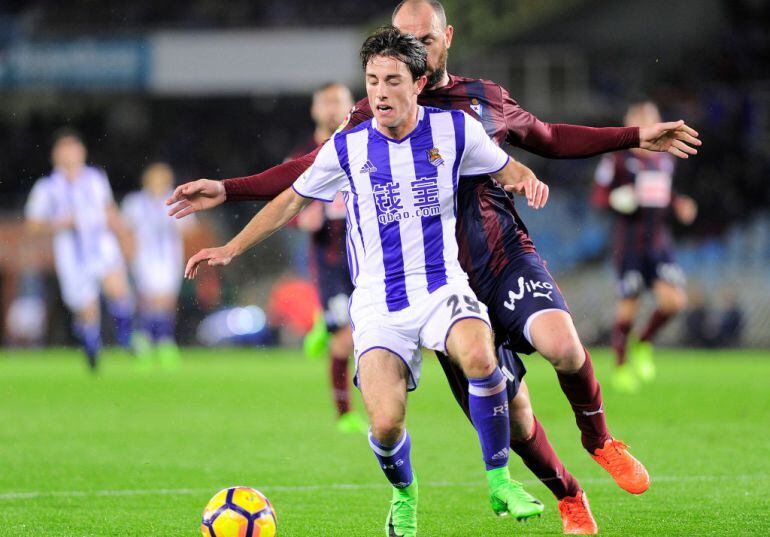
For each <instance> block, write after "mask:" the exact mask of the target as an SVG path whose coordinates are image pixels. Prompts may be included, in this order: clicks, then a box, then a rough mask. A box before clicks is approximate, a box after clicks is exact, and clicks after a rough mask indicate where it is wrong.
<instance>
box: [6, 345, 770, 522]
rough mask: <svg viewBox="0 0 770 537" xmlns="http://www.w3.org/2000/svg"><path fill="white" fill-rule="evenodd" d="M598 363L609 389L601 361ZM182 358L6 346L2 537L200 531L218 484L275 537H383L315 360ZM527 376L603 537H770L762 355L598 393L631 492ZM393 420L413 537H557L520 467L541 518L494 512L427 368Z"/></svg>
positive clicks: (469, 445) (550, 388)
mask: <svg viewBox="0 0 770 537" xmlns="http://www.w3.org/2000/svg"><path fill="white" fill-rule="evenodd" d="M595 355H596V356H595V363H596V369H597V371H598V375H599V377H600V380H602V379H607V376H608V373H609V372H610V370H611V369H610V367H611V366H610V358H609V353H607V352H601V351H597V352H596V353H595ZM184 357H185V362H184V364H183V366H182V368H181V369H180V370H179V371H177V372H175V373H168V372H164V371H155V372H150V373H140V372H138V371H136V370H135V369H134V364H133V363H131V361H130V360H129V358H128V357H127V356H126V355H124V354H122V353H120V352H118V351H111V352H109V353H107V355H106V356H105V363H104V364H103V365H104V366H103V369H102V373H101V375H100V376H99V378H92V377H91V376H90V375H89V374H88V373H87V372H86V371H85V368H84V365H83V362H82V359H81V357H80V354H79V353H78V352H77V351H75V350H56V351H31V352H16V351H4V352H2V353H1V354H0V417H2V425H1V426H0V535H9V536H10V535H13V536H53V535H56V536H59V535H67V536H86V535H88V536H91V535H100V536H101V535H114V536H127V535H143V536H146V535H152V536H164V537H169V536H176V535H185V536H195V535H199V529H198V528H199V523H200V513H201V511H202V509H203V506H204V505H205V503H206V501H207V500H208V498H209V497H210V496H211V495H213V494H214V492H216V491H217V490H218V489H220V488H223V487H226V486H230V485H249V486H253V487H256V488H258V489H260V490H261V491H262V492H264V493H265V494H266V495H268V497H269V498H270V499H271V500H272V501H273V503H274V505H275V507H276V509H277V512H278V521H279V532H278V535H279V536H280V537H289V536H303V537H304V536H314V537H315V536H357V535H362V536H363V535H366V536H368V535H375V536H376V535H382V534H383V533H384V532H383V530H382V527H383V523H384V519H385V514H386V510H387V501H388V499H389V490H388V487H387V486H386V485H387V484H386V481H385V478H384V477H383V476H382V474H381V472H380V470H379V468H378V466H377V464H376V463H375V459H374V457H373V456H372V454H371V452H370V451H369V447H368V445H367V442H366V439H365V437H364V436H363V435H360V436H346V435H341V434H340V433H338V432H336V430H335V429H334V427H333V411H332V405H331V401H330V399H331V397H330V392H329V389H328V387H327V374H326V364H325V363H309V362H306V361H304V360H303V359H301V358H300V356H299V355H298V353H296V352H293V351H265V350H219V349H217V350H202V349H192V350H185V351H184ZM526 362H527V365H528V367H529V370H530V371H529V374H528V375H527V380H528V381H529V384H530V389H531V393H532V399H533V403H534V406H535V410H536V413H537V415H538V416H539V418H540V420H541V421H542V422H543V424H544V426H545V428H546V430H547V431H548V434H549V436H550V439H551V441H552V443H553V444H554V445H555V447H556V450H557V452H558V453H559V454H560V456H561V457H562V459H563V460H564V462H565V464H566V466H567V468H569V469H570V471H571V472H572V473H573V474H574V475H575V476H576V477H577V478H578V479H579V481H580V482H581V484H582V486H583V487H584V489H585V490H586V491H587V494H588V497H589V499H590V501H591V506H592V508H593V511H594V514H595V516H596V519H597V522H598V524H599V527H600V530H601V531H602V533H603V534H607V535H640V534H656V535H659V536H663V535H707V534H714V535H741V534H757V535H770V500H769V499H770V464H769V463H768V456H770V388H768V385H769V384H768V379H770V353H768V352H767V351H741V352H738V351H731V352H705V351H675V350H668V351H660V352H659V354H658V365H659V379H658V380H657V381H656V382H655V383H653V384H652V385H649V386H648V387H647V388H646V389H645V390H644V391H642V392H641V393H640V394H638V395H635V396H619V395H616V394H613V393H612V392H611V391H610V390H609V389H605V403H606V404H605V406H606V410H607V418H608V420H609V424H610V428H611V430H612V431H613V433H614V434H615V435H616V436H617V437H618V438H621V439H623V440H625V441H626V442H628V443H629V444H630V445H631V446H632V451H633V453H634V454H635V455H637V456H638V457H639V458H640V459H641V460H642V461H644V462H645V463H646V465H647V468H648V469H649V471H650V474H651V476H652V487H651V489H650V490H649V491H648V492H647V493H646V494H644V495H642V496H639V497H634V496H631V495H629V494H626V493H625V492H623V491H622V490H620V489H619V488H618V487H617V486H615V484H614V483H613V482H612V481H611V480H610V479H609V477H608V476H607V475H606V474H605V473H604V471H603V470H602V469H601V468H600V467H599V466H598V465H596V464H595V463H594V462H593V461H592V460H591V459H590V458H589V457H588V456H587V454H586V453H585V452H583V450H582V448H581V447H580V442H579V435H578V432H577V429H576V427H575V425H574V422H573V418H572V414H571V412H570V410H569V407H568V404H567V402H566V400H565V399H564V397H563V396H562V394H561V392H560V391H559V387H558V383H557V382H556V378H555V376H554V373H553V371H552V370H551V369H550V366H548V365H547V364H546V363H545V362H544V361H543V360H542V359H540V358H539V357H537V356H532V357H529V358H528V359H527V361H526ZM605 384H607V383H606V382H605ZM356 397H357V395H356ZM356 403H357V407H358V409H359V410H361V405H360V402H359V400H358V399H356ZM408 425H409V430H410V432H411V434H412V438H413V461H414V464H415V468H416V470H417V472H418V473H419V475H420V484H421V489H420V535H422V536H434V535H435V536H449V535H452V536H454V535H457V536H482V535H483V536H503V535H506V536H508V535H539V534H552V535H555V534H559V533H560V532H561V526H560V521H559V515H558V511H557V508H556V502H555V500H554V498H553V497H552V496H551V495H550V493H549V492H548V490H547V489H546V488H545V487H544V486H543V485H541V484H540V483H539V482H537V481H535V480H534V479H533V476H532V475H531V474H529V472H528V471H527V470H526V469H525V468H524V466H523V465H522V464H521V463H520V462H519V461H518V460H516V459H515V456H514V458H512V459H511V471H512V473H513V474H514V476H515V477H517V478H519V479H520V480H522V481H524V482H525V483H526V485H527V487H528V489H529V490H530V491H531V492H533V493H534V494H535V495H537V496H538V497H539V498H541V499H542V500H543V501H544V502H545V504H546V511H545V513H544V515H543V517H542V518H540V519H535V520H532V521H529V522H526V523H517V522H515V521H513V520H511V519H498V518H495V517H494V516H493V515H492V513H491V510H490V509H489V506H488V504H487V498H486V495H485V484H484V480H483V464H482V462H481V457H480V449H479V447H478V444H477V440H476V437H475V434H474V432H473V431H472V429H471V428H470V426H469V425H468V424H467V423H466V421H465V418H464V417H463V416H462V415H461V412H460V410H459V409H458V408H457V407H456V405H455V403H454V400H453V399H451V395H450V393H449V390H448V389H447V387H446V384H445V381H444V378H443V375H442V373H441V371H440V368H439V367H438V365H437V364H436V361H435V359H433V358H431V357H428V356H427V355H426V365H425V369H424V371H423V379H422V384H421V386H420V388H419V389H418V390H417V391H416V392H415V393H414V394H413V395H412V396H411V397H410V406H409V417H408Z"/></svg>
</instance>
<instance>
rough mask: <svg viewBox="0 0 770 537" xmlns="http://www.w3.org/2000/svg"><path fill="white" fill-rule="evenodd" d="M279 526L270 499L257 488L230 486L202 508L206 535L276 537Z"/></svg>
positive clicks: (202, 529)
mask: <svg viewBox="0 0 770 537" xmlns="http://www.w3.org/2000/svg"><path fill="white" fill-rule="evenodd" d="M277 527H278V520H277V518H276V515H275V509H274V508H273V505H272V504H271V503H270V500H268V499H267V497H265V495H264V494H262V493H261V492H259V491H258V490H256V489H252V488H249V487H230V488H226V489H223V490H220V491H219V492H217V493H216V494H215V495H214V497H213V498H211V500H209V503H207V504H206V508H205V509H204V510H203V519H202V521H201V534H202V535H203V537H274V536H275V532H276V530H277Z"/></svg>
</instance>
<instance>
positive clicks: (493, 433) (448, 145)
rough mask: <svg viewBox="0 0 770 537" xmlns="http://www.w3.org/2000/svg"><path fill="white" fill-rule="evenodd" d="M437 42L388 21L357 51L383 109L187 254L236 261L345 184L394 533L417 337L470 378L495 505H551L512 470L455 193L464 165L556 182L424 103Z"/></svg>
mask: <svg viewBox="0 0 770 537" xmlns="http://www.w3.org/2000/svg"><path fill="white" fill-rule="evenodd" d="M426 59H427V52H426V50H425V47H424V46H423V45H422V44H421V43H420V42H419V41H417V40H416V39H415V38H414V37H413V36H410V35H406V34H402V33H400V32H399V31H398V30H397V29H396V28H394V27H384V28H381V29H379V30H377V31H376V32H375V33H374V34H372V35H371V36H369V38H367V40H366V41H365V43H364V45H363V47H362V49H361V60H362V64H363V67H364V70H365V77H366V90H367V96H368V98H369V102H370V103H371V104H372V111H373V114H374V118H373V119H371V120H369V121H365V122H363V123H361V124H360V125H358V126H356V127H354V128H352V129H350V130H346V131H345V130H342V131H340V132H338V133H336V134H335V135H334V136H333V137H332V139H331V140H329V141H328V142H326V144H324V146H323V147H322V148H321V150H320V152H319V154H318V157H317V158H316V160H315V162H314V163H313V166H312V167H311V168H309V169H308V170H307V171H306V172H305V173H304V174H303V175H302V176H301V177H300V178H299V179H298V180H297V181H296V182H295V183H294V185H293V188H290V189H287V190H286V191H285V192H283V193H282V194H281V195H279V196H278V197H277V198H276V199H275V200H273V201H271V202H270V203H268V205H267V206H266V207H265V208H264V209H262V211H260V212H259V213H258V214H257V216H255V217H254V219H253V220H252V221H251V222H250V223H249V224H248V225H247V226H246V227H245V228H244V229H243V230H242V231H241V232H240V233H239V234H238V235H237V236H236V237H235V238H233V239H232V240H231V241H230V242H229V243H228V244H227V245H225V246H223V247H221V248H211V249H205V250H202V251H200V252H199V253H197V254H196V255H194V256H193V257H192V258H191V259H190V260H189V261H188V264H187V268H186V274H187V275H188V277H193V276H194V275H195V273H196V271H197V269H198V266H199V264H200V263H202V262H204V261H208V264H209V265H226V264H228V263H229V262H230V261H231V260H232V258H233V257H235V256H236V255H239V254H241V253H243V252H244V251H245V250H247V249H248V248H250V247H252V246H253V245H255V244H257V243H259V242H260V241H262V240H263V239H265V238H266V237H267V236H269V235H270V234H272V233H273V232H275V231H276V230H278V229H280V228H281V227H282V226H284V225H285V224H286V223H287V222H288V221H289V220H291V219H292V218H293V217H294V216H296V215H297V214H298V213H299V211H300V210H301V209H302V208H303V207H305V206H306V205H307V204H308V203H310V202H311V201H312V199H321V200H323V201H330V200H332V199H333V198H334V196H335V195H336V194H337V192H340V191H341V192H342V193H343V196H344V198H345V204H346V207H347V222H348V251H349V265H350V273H351V278H352V280H353V283H354V285H355V291H354V292H353V296H352V297H351V304H350V317H351V325H352V329H353V342H354V348H355V351H354V355H355V358H356V375H355V381H356V384H357V386H358V387H359V388H360V389H361V395H362V396H363V399H364V404H365V406H366V410H367V413H368V414H369V421H370V425H371V429H370V433H369V443H370V446H371V448H372V451H373V452H374V454H375V457H376V458H377V460H378V462H379V463H380V466H381V468H382V469H383V471H384V472H385V475H386V477H387V478H388V480H389V481H390V483H391V484H392V486H393V500H392V502H391V509H390V511H389V514H388V518H387V522H386V528H385V530H386V535H388V536H389V537H396V536H399V537H400V536H407V537H414V536H415V535H416V534H417V497H418V494H417V478H416V477H415V475H414V473H413V471H412V466H411V456H410V451H411V440H410V437H409V434H408V433H407V431H406V427H405V418H406V402H407V391H410V390H414V389H416V388H417V385H418V384H419V380H420V369H421V365H422V352H421V350H420V347H421V346H423V347H426V348H429V349H432V350H438V351H441V352H445V353H446V354H448V355H449V356H450V357H451V358H452V359H453V360H455V361H456V362H457V363H458V364H459V365H460V367H461V368H462V370H463V373H464V374H465V376H466V377H467V378H468V382H469V386H470V387H469V392H470V396H469V407H470V415H471V420H472V421H473V424H474V426H475V427H476V431H477V433H478V436H479V440H480V443H481V451H482V455H483V459H484V463H485V465H486V470H487V474H486V477H487V482H488V485H489V498H490V503H491V506H492V508H493V510H494V511H495V513H497V514H498V515H503V514H509V513H510V514H511V515H512V516H514V517H517V518H529V517H532V516H536V515H538V514H540V513H541V512H542V510H543V505H542V504H541V503H540V502H538V501H537V500H535V499H534V498H533V497H532V496H531V495H529V494H528V493H527V492H526V491H524V489H523V488H522V486H521V484H520V483H517V482H515V481H512V480H511V479H510V474H509V472H508V445H509V439H510V423H509V416H508V402H507V394H506V389H505V386H506V382H505V377H504V376H503V374H502V372H501V370H500V368H499V367H498V365H497V359H496V357H495V352H494V348H493V345H492V339H493V338H492V331H491V330H490V328H489V318H488V316H487V309H486V306H484V304H481V303H480V302H479V301H478V300H477V299H476V296H475V294H474V293H473V291H472V290H471V289H470V287H469V285H468V280H467V275H466V274H465V273H464V272H463V270H462V268H461V267H460V263H459V261H458V257H457V256H458V247H457V241H456V239H455V223H456V216H455V211H456V207H455V196H456V192H457V184H458V181H466V180H471V179H468V178H467V177H463V176H475V175H483V174H493V176H494V177H495V178H496V179H497V180H498V181H499V182H500V183H502V184H505V185H509V188H512V189H513V190H515V191H516V192H518V193H522V194H526V195H527V198H528V201H529V205H530V206H532V207H534V208H540V207H542V206H543V204H544V203H545V202H546V200H547V198H548V187H547V186H546V185H544V184H543V183H541V182H540V181H538V180H537V178H535V177H534V175H533V174H532V172H531V171H530V170H529V169H527V168H526V167H525V166H522V165H521V164H518V163H516V162H514V161H512V160H511V159H509V157H508V155H507V154H506V153H505V152H504V151H503V150H502V149H500V148H499V147H498V146H496V145H495V144H494V142H492V140H490V138H489V137H488V136H487V134H486V132H485V131H484V128H483V127H482V125H481V123H479V122H478V121H476V120H475V119H473V118H472V117H471V116H469V115H467V114H465V113H464V112H461V111H456V110H452V111H445V110H439V109H436V108H426V107H421V106H418V105H417V96H418V95H419V93H420V92H421V91H422V90H423V89H424V87H425V84H426V83H427V77H426V75H425V71H426Z"/></svg>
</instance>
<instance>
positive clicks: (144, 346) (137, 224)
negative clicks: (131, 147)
mask: <svg viewBox="0 0 770 537" xmlns="http://www.w3.org/2000/svg"><path fill="white" fill-rule="evenodd" d="M141 184H142V189H141V190H139V191H136V192H132V193H130V194H128V195H126V197H125V198H124V200H123V204H122V210H123V216H124V218H125V221H126V224H127V225H128V227H129V228H130V229H131V231H132V232H133V236H134V242H135V245H136V248H135V253H134V256H133V258H132V259H131V274H132V276H133V279H134V284H135V285H136V291H137V295H138V298H139V312H140V316H141V327H142V329H141V333H140V334H137V337H136V338H135V341H136V344H135V346H136V350H137V356H138V357H139V359H140V360H141V362H140V363H141V365H142V366H143V367H147V366H150V365H151V362H152V360H153V358H154V357H156V358H157V359H158V360H159V361H160V364H161V365H163V366H164V367H168V368H173V367H175V366H176V365H178V362H179V350H178V348H177V345H176V339H175V337H174V332H175V324H176V307H177V298H178V295H179V288H180V286H181V284H182V276H183V272H182V268H183V254H184V252H183V246H184V245H183V238H184V237H183V236H184V234H185V233H187V232H189V231H191V230H192V229H193V228H194V227H195V221H194V220H192V221H190V222H188V223H185V224H181V221H179V220H176V221H174V220H172V219H170V218H168V216H167V215H166V206H165V199H166V197H168V195H169V194H170V193H171V192H172V191H173V188H174V173H173V171H172V170H171V167H170V166H169V165H168V164H166V163H165V162H155V163H153V164H150V165H149V166H148V167H147V168H146V169H145V170H144V173H143V174H142V179H141ZM153 355H155V356H153Z"/></svg>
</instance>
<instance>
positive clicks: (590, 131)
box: [500, 87, 639, 158]
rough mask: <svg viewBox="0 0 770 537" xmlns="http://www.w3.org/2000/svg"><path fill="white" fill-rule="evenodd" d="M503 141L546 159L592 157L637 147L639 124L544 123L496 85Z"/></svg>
mask: <svg viewBox="0 0 770 537" xmlns="http://www.w3.org/2000/svg"><path fill="white" fill-rule="evenodd" d="M500 93H501V96H500V98H501V99H502V108H503V118H504V120H505V128H506V130H507V131H508V132H507V135H506V141H507V142H508V143H509V144H511V145H514V146H516V147H521V148H522V149H526V150H527V151H529V152H531V153H534V154H536V155H540V156H541V157H547V158H583V157H592V156H594V155H599V154H601V153H606V152H608V151H618V150H621V149H629V148H632V147H639V127H585V126H583V125H570V124H567V123H545V122H544V121H541V120H540V119H538V118H537V117H536V116H535V115H534V114H532V113H530V112H528V111H527V110H525V109H524V108H522V107H521V106H519V104H518V103H517V102H516V101H515V100H513V99H512V98H511V96H510V95H509V94H508V92H507V91H506V90H505V88H503V87H500Z"/></svg>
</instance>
